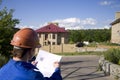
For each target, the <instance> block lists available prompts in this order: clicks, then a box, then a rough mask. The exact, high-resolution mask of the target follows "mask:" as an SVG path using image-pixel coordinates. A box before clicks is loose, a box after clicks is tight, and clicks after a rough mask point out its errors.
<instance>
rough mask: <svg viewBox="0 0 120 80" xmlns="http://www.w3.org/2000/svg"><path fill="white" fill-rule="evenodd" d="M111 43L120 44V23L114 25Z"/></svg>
mask: <svg viewBox="0 0 120 80" xmlns="http://www.w3.org/2000/svg"><path fill="white" fill-rule="evenodd" d="M111 42H112V43H118V44H120V22H119V23H117V24H114V25H112V31H111Z"/></svg>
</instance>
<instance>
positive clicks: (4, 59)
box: [0, 55, 8, 68]
mask: <svg viewBox="0 0 120 80" xmlns="http://www.w3.org/2000/svg"><path fill="white" fill-rule="evenodd" d="M7 61H8V58H7V57H5V56H2V55H0V68H1V67H2V66H3V65H4V64H6V63H7Z"/></svg>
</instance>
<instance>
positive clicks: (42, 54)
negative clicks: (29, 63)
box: [36, 50, 62, 77]
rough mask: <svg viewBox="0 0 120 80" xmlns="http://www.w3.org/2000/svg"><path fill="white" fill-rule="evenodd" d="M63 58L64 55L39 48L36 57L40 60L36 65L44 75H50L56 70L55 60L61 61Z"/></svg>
mask: <svg viewBox="0 0 120 80" xmlns="http://www.w3.org/2000/svg"><path fill="white" fill-rule="evenodd" d="M61 58H62V56H59V55H56V54H52V53H49V52H47V51H44V50H39V53H38V55H37V57H36V61H37V62H38V63H37V66H36V67H37V68H38V69H39V70H40V72H41V73H42V74H43V76H44V77H50V76H51V75H52V74H53V73H54V71H55V67H54V66H53V64H54V62H56V61H57V62H60V60H61Z"/></svg>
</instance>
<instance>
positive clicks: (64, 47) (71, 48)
mask: <svg viewBox="0 0 120 80" xmlns="http://www.w3.org/2000/svg"><path fill="white" fill-rule="evenodd" d="M41 49H42V50H46V51H48V52H52V53H63V52H76V47H75V44H61V45H51V46H50V45H48V46H42V47H41Z"/></svg>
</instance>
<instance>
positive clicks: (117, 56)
mask: <svg viewBox="0 0 120 80" xmlns="http://www.w3.org/2000/svg"><path fill="white" fill-rule="evenodd" d="M104 57H105V59H106V60H108V61H110V62H113V63H115V64H119V61H120V49H119V48H117V49H109V50H108V51H107V52H106V53H105V54H104Z"/></svg>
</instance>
